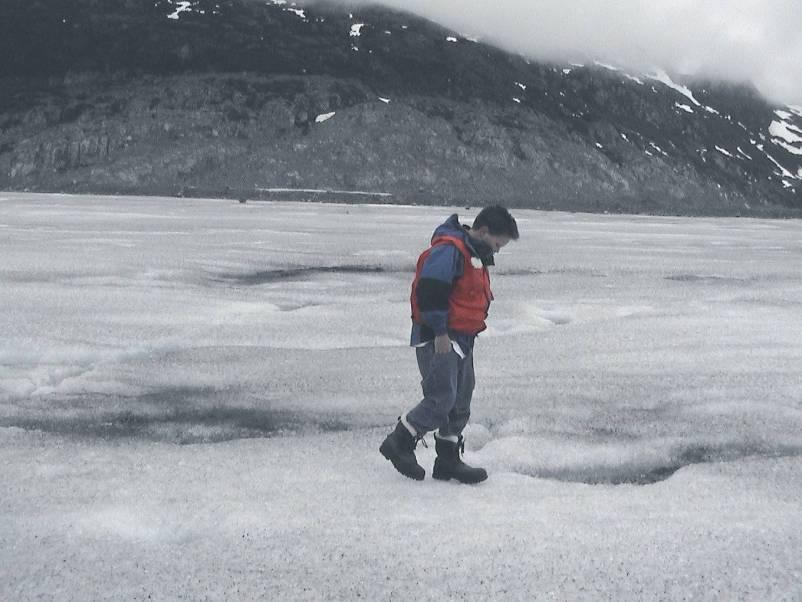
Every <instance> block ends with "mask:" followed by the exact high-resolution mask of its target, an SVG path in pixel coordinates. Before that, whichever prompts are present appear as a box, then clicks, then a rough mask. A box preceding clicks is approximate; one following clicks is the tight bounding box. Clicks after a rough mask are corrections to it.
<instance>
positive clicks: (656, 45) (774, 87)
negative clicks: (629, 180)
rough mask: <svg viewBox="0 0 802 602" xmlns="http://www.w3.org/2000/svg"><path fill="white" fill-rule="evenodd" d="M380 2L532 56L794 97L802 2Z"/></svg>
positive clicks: (798, 85)
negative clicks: (730, 83)
mask: <svg viewBox="0 0 802 602" xmlns="http://www.w3.org/2000/svg"><path fill="white" fill-rule="evenodd" d="M356 1H357V2H363V0H356ZM379 2H380V3H382V4H385V5H388V6H392V7H394V8H397V9H401V10H407V11H411V12H415V13H418V14H420V15H422V16H424V17H427V18H429V19H431V20H433V21H437V22H439V23H442V24H443V25H446V26H448V27H450V28H452V29H454V30H455V31H457V32H459V33H463V34H466V35H474V36H477V37H479V38H481V39H482V40H483V41H486V42H491V43H493V44H495V45H498V46H501V47H503V48H505V49H507V50H512V51H515V52H520V53H522V54H524V55H527V56H530V57H532V58H537V59H558V60H576V59H582V57H583V56H584V57H585V58H587V57H593V58H596V59H597V60H600V61H603V62H609V63H613V64H617V65H619V66H627V67H631V68H636V69H641V70H647V71H648V69H649V67H651V66H660V67H663V68H665V69H667V70H669V71H673V72H677V73H683V74H687V75H700V76H712V77H715V78H721V79H726V80H734V81H751V82H753V83H754V84H755V85H756V86H757V87H758V89H760V90H761V91H762V92H763V93H764V94H765V95H766V96H768V97H769V98H771V99H772V100H775V101H778V102H782V103H789V104H798V105H802V0H654V1H652V2H650V1H648V0H379ZM363 3H365V4H367V3H375V1H374V2H366V1H365V2H363ZM582 60H584V59H582Z"/></svg>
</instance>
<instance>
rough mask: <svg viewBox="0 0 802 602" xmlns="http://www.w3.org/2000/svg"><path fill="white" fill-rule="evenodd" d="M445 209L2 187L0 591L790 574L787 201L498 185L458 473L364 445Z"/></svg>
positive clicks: (127, 595)
mask: <svg viewBox="0 0 802 602" xmlns="http://www.w3.org/2000/svg"><path fill="white" fill-rule="evenodd" d="M453 211H459V212H460V213H461V215H462V217H463V219H464V220H466V221H467V220H469V219H472V218H473V216H474V215H475V214H476V210H475V209H474V210H466V209H464V208H458V209H453ZM450 212H452V209H449V208H431V207H429V208H424V207H393V206H384V207H382V206H364V205H363V206H356V205H354V206H348V205H320V204H293V203H281V204H277V203H258V202H249V203H247V204H239V203H236V202H230V201H221V200H187V199H154V198H104V197H69V196H47V195H33V194H17V193H0V255H1V258H0V259H2V261H0V284H1V285H2V286H0V308H2V311H1V312H0V332H2V338H0V449H1V450H2V451H1V452H0V463H2V479H0V599H3V600H32V599H53V600H101V599H109V600H148V599H152V600H175V599H186V600H204V599H210V600H218V599H228V600H251V599H265V600H289V599H293V600H294V599H302V600H303V599H340V600H354V599H368V600H385V599H392V600H410V599H411V600H428V599H437V600H442V599H474V600H475V599H511V600H532V599H555V600H683V599H694V600H756V601H761V602H762V601H765V600H800V599H802V554H800V550H802V430H800V426H802V371H801V370H800V366H801V365H802V270H800V267H801V266H802V238H800V235H799V232H800V225H802V224H800V222H799V221H761V220H746V219H682V218H652V217H621V216H598V215H571V214H564V213H540V212H534V211H517V212H514V213H515V214H516V215H517V216H518V218H519V219H518V222H519V226H520V229H521V240H520V241H518V242H516V243H512V244H510V245H509V246H508V247H506V248H505V249H504V251H503V252H502V253H501V254H500V255H499V256H498V258H497V266H496V268H495V271H494V274H493V278H494V279H493V285H494V292H495V296H496V300H497V301H496V303H495V304H494V306H493V308H492V310H491V319H490V324H491V326H490V328H489V330H488V331H487V333H485V334H484V335H483V336H481V337H480V340H479V341H478V343H477V378H478V385H477V390H476V395H475V397H474V415H473V418H472V425H471V426H470V428H469V432H468V433H467V435H468V437H467V439H468V450H467V453H466V459H467V461H469V462H472V463H475V464H478V465H482V466H485V467H486V468H487V469H488V471H489V472H490V478H489V479H488V481H486V482H485V483H482V484H481V485H478V486H474V487H470V486H459V485H457V484H454V483H441V482H437V481H434V480H432V479H430V478H427V479H426V480H425V481H423V482H420V483H418V482H413V481H410V480H407V479H404V478H403V477H401V476H400V475H398V474H397V473H396V472H395V471H394V470H393V469H392V467H391V466H390V464H389V463H387V462H386V461H385V460H384V459H383V458H382V457H381V456H380V455H379V453H378V451H377V448H378V445H379V443H380V442H381V440H382V438H383V437H384V435H385V434H386V432H388V430H389V428H390V427H391V426H392V425H393V423H394V421H395V418H396V416H398V414H399V413H400V411H402V410H403V409H406V408H408V407H409V406H410V405H411V404H413V403H415V402H416V401H417V400H418V396H419V377H418V375H417V372H416V366H415V360H414V354H413V352H412V351H411V350H410V349H409V348H407V347H406V342H407V337H408V321H409V308H408V292H409V284H410V280H411V273H412V270H413V266H414V262H415V259H416V257H417V254H418V253H419V252H420V251H421V250H422V249H423V248H424V247H425V245H426V243H427V241H428V238H429V236H430V233H431V231H432V230H433V228H434V227H435V226H436V225H438V224H439V223H440V222H441V221H442V220H443V219H444V218H445V217H447V216H448V214H449V213H450ZM419 457H420V458H421V462H422V463H423V464H424V466H425V467H426V468H427V472H428V471H429V470H430V468H431V462H432V461H433V450H432V449H423V448H421V449H420V450H419Z"/></svg>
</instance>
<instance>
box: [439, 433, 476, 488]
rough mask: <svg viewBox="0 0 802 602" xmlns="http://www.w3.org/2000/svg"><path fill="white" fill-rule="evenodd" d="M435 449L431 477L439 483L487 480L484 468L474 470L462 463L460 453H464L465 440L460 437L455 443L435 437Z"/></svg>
mask: <svg viewBox="0 0 802 602" xmlns="http://www.w3.org/2000/svg"><path fill="white" fill-rule="evenodd" d="M434 441H435V449H436V450H437V458H435V460H434V471H433V472H432V476H433V477H434V478H435V479H439V480H441V481H448V480H449V479H457V480H458V481H459V482H460V483H471V484H473V483H481V482H482V481H484V480H485V479H486V478H487V471H486V470H485V469H484V468H474V467H473V466H468V465H467V464H465V462H463V461H462V452H464V451H465V439H463V437H462V435H460V437H459V441H457V442H456V443H455V442H453V441H449V440H448V439H440V437H438V436H436V435H435V438H434Z"/></svg>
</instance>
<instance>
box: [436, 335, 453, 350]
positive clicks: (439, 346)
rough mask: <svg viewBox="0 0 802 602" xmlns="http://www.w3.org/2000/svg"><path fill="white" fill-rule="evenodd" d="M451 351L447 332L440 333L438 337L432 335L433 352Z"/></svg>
mask: <svg viewBox="0 0 802 602" xmlns="http://www.w3.org/2000/svg"><path fill="white" fill-rule="evenodd" d="M450 351H451V339H450V338H448V335H447V334H441V335H440V336H439V337H434V352H435V353H449V352H450Z"/></svg>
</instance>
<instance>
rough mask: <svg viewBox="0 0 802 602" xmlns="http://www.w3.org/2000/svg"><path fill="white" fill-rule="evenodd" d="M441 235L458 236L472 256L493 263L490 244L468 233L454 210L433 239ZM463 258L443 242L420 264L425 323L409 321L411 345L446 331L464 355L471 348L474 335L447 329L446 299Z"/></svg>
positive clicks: (419, 295) (419, 293) (419, 298)
mask: <svg viewBox="0 0 802 602" xmlns="http://www.w3.org/2000/svg"><path fill="white" fill-rule="evenodd" d="M443 235H449V236H454V237H457V238H461V239H462V240H463V241H465V245H466V246H467V247H468V249H469V250H470V252H471V254H472V255H473V256H474V257H478V258H480V259H481V260H482V262H483V263H484V264H485V265H493V252H492V250H491V249H490V247H489V245H487V244H485V243H484V242H482V241H479V240H475V239H473V238H472V237H471V236H469V235H468V229H467V227H466V226H462V225H461V224H460V223H459V217H458V216H457V214H456V213H455V214H454V215H452V216H451V217H449V218H448V219H447V220H446V221H445V222H444V223H442V224H441V225H439V226H438V227H437V228H436V229H435V231H434V234H432V240H434V239H435V238H437V237H438V236H443ZM463 261H464V259H463V257H462V253H460V252H459V250H458V249H457V247H455V246H454V245H453V244H445V245H439V246H437V247H435V248H434V249H432V252H431V253H430V254H429V257H428V258H427V259H426V262H425V263H424V264H423V268H422V269H421V275H420V280H419V281H418V289H417V302H418V307H419V308H420V310H421V317H422V318H423V321H424V324H415V323H414V322H413V324H412V334H411V336H410V345H412V346H413V347H417V346H419V345H421V344H423V343H426V342H428V341H431V340H432V339H434V337H435V336H439V335H441V334H446V333H448V335H449V337H450V338H451V340H452V341H456V342H457V343H459V346H460V347H461V348H462V351H463V353H465V354H466V355H467V354H468V353H469V352H470V350H471V349H472V348H473V343H474V339H475V338H476V336H475V335H470V334H465V333H459V332H454V331H449V330H448V298H449V295H450V294H451V289H452V288H453V286H454V280H456V279H457V278H459V277H460V276H462V273H463Z"/></svg>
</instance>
